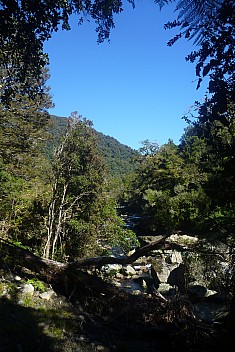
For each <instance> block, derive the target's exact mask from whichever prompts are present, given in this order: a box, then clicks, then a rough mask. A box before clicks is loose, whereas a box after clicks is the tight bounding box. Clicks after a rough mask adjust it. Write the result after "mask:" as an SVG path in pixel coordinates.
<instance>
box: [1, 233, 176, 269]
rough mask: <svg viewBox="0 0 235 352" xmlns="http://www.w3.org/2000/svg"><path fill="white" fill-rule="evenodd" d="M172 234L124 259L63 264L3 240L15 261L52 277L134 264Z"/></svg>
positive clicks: (5, 247)
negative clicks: (86, 269) (59, 273)
mask: <svg viewBox="0 0 235 352" xmlns="http://www.w3.org/2000/svg"><path fill="white" fill-rule="evenodd" d="M169 236H170V234H168V235H164V236H159V238H158V239H157V240H156V241H153V242H151V243H149V244H147V245H145V246H143V247H141V248H138V249H136V251H135V252H134V253H133V254H131V255H130V256H123V257H117V258H116V257H111V256H98V257H93V258H81V259H77V260H76V261H73V262H68V263H62V262H57V261H54V260H51V259H45V258H42V257H39V256H37V255H35V254H34V253H32V252H31V251H29V250H27V249H24V248H22V247H19V246H17V245H15V244H13V243H11V242H9V241H6V240H3V239H0V240H1V246H2V250H6V251H7V252H8V254H10V255H11V257H12V258H13V259H14V260H17V262H18V263H19V264H20V265H22V266H25V267H26V268H28V269H30V270H33V271H35V272H37V273H40V274H44V275H51V274H53V273H56V272H62V271H67V270H70V269H71V270H72V269H79V268H80V269H82V268H91V267H93V268H101V267H102V266H103V265H107V264H121V265H127V264H132V263H134V262H135V261H136V260H137V259H138V258H140V257H142V256H145V255H146V254H148V253H149V252H151V251H152V250H155V249H160V248H164V246H165V240H166V239H167V237H169Z"/></svg>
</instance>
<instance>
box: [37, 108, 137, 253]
mask: <svg viewBox="0 0 235 352" xmlns="http://www.w3.org/2000/svg"><path fill="white" fill-rule="evenodd" d="M91 125H92V124H91V122H90V121H88V120H86V119H83V118H82V117H81V116H79V115H78V114H77V113H73V114H72V116H71V118H70V119H69V126H68V131H67V133H66V134H65V136H64V137H63V139H62V142H61V145H60V146H59V147H58V149H57V151H56V153H55V157H54V160H53V166H52V168H53V182H52V197H51V201H50V205H49V212H48V218H47V240H46V244H45V247H44V256H45V257H46V258H49V257H52V258H54V257H55V256H57V257H58V256H59V257H61V258H63V259H65V258H66V256H69V257H70V258H71V257H73V258H74V257H78V256H84V255H85V254H86V255H87V254H88V253H89V254H91V253H92V252H94V251H97V249H98V248H99V245H100V246H101V247H102V243H103V244H104V243H105V242H107V243H111V242H113V243H114V242H116V243H124V242H125V241H124V240H123V237H125V233H126V243H127V242H128V239H127V237H128V236H127V232H125V231H123V229H122V228H123V222H122V221H121V220H120V219H119V218H118V216H117V214H116V204H115V203H113V202H112V201H111V199H110V198H109V196H108V194H107V191H106V189H105V183H106V173H105V167H104V163H103V160H102V159H101V158H100V156H99V154H98V149H97V140H96V137H95V132H94V130H93V129H92V128H91ZM132 237H133V236H132ZM130 242H131V240H130ZM101 250H102V248H101Z"/></svg>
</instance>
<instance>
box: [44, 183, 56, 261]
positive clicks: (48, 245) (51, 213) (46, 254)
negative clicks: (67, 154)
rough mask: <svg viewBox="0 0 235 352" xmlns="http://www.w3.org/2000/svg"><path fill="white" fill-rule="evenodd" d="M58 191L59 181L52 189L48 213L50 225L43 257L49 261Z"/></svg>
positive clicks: (48, 225)
mask: <svg viewBox="0 0 235 352" xmlns="http://www.w3.org/2000/svg"><path fill="white" fill-rule="evenodd" d="M56 189H57V181H56V182H55V183H54V184H53V187H52V200H51V203H50V206H49V211H48V224H47V241H46V244H45V247H44V251H43V257H44V258H46V259H49V256H50V248H51V240H52V236H53V227H54V221H55V193H56Z"/></svg>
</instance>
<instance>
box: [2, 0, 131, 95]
mask: <svg viewBox="0 0 235 352" xmlns="http://www.w3.org/2000/svg"><path fill="white" fill-rule="evenodd" d="M128 1H129V2H130V3H132V4H133V0H128ZM121 11H122V1H120V0H112V1H109V0H108V1H107V0H102V1H100V0H94V1H90V0H82V1H80V0H65V1H59V0H46V1H41V0H40V1H26V0H20V1H17V0H11V1H8V0H1V1H0V62H1V69H2V70H4V77H2V80H3V82H1V87H0V88H1V90H2V91H3V92H2V97H1V98H2V99H4V101H5V102H8V101H9V100H10V99H11V98H12V96H13V95H14V93H15V92H17V88H16V87H15V85H13V86H12V82H17V83H18V84H22V83H23V85H22V86H21V90H23V92H24V93H25V92H31V94H33V93H35V92H36V93H39V92H40V90H41V87H40V85H34V86H31V85H30V84H29V81H28V77H31V78H32V77H33V78H34V79H36V80H37V81H38V78H39V77H40V75H41V72H42V69H43V68H44V67H45V66H46V64H47V63H48V57H47V55H45V54H44V53H43V43H44V42H45V41H46V40H48V39H49V38H50V37H51V35H52V33H53V32H55V31H58V29H59V27H60V26H61V27H62V29H66V30H69V29H70V25H69V17H70V16H71V15H72V14H76V15H78V23H79V24H81V23H82V22H83V21H84V19H85V18H87V17H88V18H89V17H90V18H92V19H93V20H94V21H95V23H96V25H97V28H96V31H97V33H98V42H102V41H103V40H105V39H107V38H108V37H109V33H110V30H111V28H113V27H114V15H115V14H118V13H120V12H121Z"/></svg>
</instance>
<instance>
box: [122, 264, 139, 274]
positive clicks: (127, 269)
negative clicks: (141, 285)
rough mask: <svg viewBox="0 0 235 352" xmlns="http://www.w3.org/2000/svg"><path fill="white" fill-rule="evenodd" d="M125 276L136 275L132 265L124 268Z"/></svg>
mask: <svg viewBox="0 0 235 352" xmlns="http://www.w3.org/2000/svg"><path fill="white" fill-rule="evenodd" d="M123 271H124V275H136V271H135V269H134V268H133V267H132V266H131V265H127V266H126V267H124V268H123Z"/></svg>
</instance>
